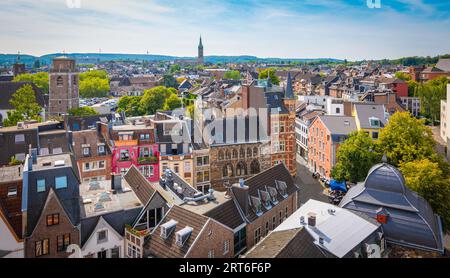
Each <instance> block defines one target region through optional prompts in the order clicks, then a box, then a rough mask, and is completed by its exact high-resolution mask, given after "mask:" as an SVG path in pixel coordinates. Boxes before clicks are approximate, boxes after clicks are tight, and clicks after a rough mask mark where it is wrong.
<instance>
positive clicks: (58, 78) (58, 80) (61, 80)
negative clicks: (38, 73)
mask: <svg viewBox="0 0 450 278" xmlns="http://www.w3.org/2000/svg"><path fill="white" fill-rule="evenodd" d="M63 84H64V80H63V78H62V76H58V77H57V78H56V86H58V87H62V86H63Z"/></svg>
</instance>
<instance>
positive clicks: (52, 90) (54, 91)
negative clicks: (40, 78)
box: [48, 57, 79, 116]
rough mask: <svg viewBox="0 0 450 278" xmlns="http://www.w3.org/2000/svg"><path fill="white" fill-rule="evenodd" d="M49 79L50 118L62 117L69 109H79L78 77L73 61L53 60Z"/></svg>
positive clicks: (62, 58) (67, 59) (66, 59)
mask: <svg viewBox="0 0 450 278" xmlns="http://www.w3.org/2000/svg"><path fill="white" fill-rule="evenodd" d="M49 79H50V80H49V83H50V84H49V85H50V86H49V107H48V113H49V115H50V116H62V115H63V114H67V111H68V110H69V109H72V108H78V107H79V94H78V83H79V75H78V71H77V69H76V66H75V60H74V59H70V58H68V57H59V58H55V59H53V63H52V67H51V70H50V74H49Z"/></svg>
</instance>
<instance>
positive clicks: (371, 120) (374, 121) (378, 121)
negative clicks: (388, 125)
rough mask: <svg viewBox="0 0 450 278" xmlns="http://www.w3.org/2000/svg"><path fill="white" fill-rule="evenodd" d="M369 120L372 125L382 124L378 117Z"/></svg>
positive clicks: (378, 125)
mask: <svg viewBox="0 0 450 278" xmlns="http://www.w3.org/2000/svg"><path fill="white" fill-rule="evenodd" d="M369 122H370V126H371V127H380V126H381V124H380V120H379V119H378V118H370V119H369Z"/></svg>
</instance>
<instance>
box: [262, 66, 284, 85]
mask: <svg viewBox="0 0 450 278" xmlns="http://www.w3.org/2000/svg"><path fill="white" fill-rule="evenodd" d="M275 73H276V71H275V69H265V70H263V71H261V72H260V73H259V76H258V78H259V79H267V77H268V75H269V74H270V82H272V84H275V85H280V79H279V78H278V76H276V75H275Z"/></svg>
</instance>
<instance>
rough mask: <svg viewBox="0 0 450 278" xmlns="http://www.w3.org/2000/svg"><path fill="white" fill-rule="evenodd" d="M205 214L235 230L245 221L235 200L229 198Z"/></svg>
mask: <svg viewBox="0 0 450 278" xmlns="http://www.w3.org/2000/svg"><path fill="white" fill-rule="evenodd" d="M205 215H206V216H208V217H211V218H212V219H214V220H216V221H218V222H220V223H222V224H224V225H225V226H227V227H229V228H231V229H233V230H234V229H236V228H237V227H239V226H240V225H242V224H244V223H245V221H244V220H243V219H242V217H241V214H240V213H239V210H238V208H237V207H236V204H235V202H234V201H233V200H229V201H227V202H225V203H223V204H221V205H219V206H217V207H216V208H214V209H212V210H210V211H208V212H207V213H206V214H205Z"/></svg>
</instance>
